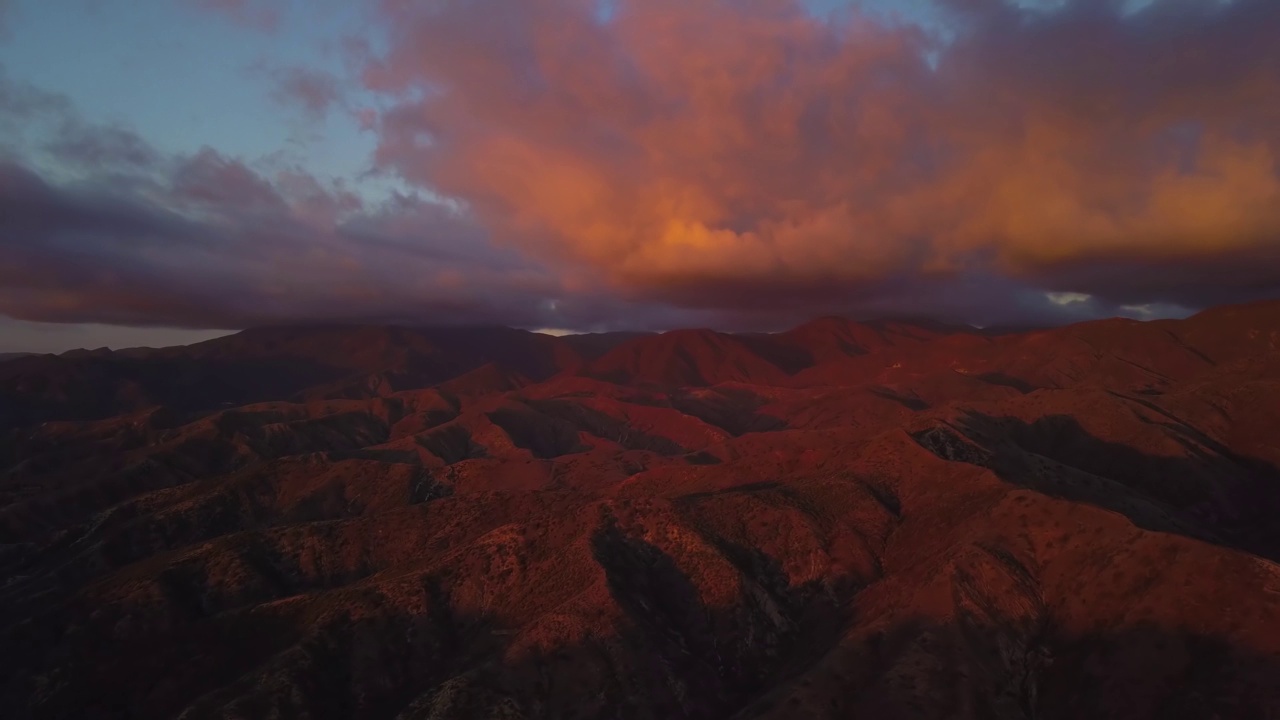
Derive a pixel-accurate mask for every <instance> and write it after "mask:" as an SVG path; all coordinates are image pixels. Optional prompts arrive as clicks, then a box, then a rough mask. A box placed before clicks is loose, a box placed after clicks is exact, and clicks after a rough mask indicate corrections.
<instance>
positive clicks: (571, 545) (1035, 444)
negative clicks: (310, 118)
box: [0, 303, 1280, 720]
mask: <svg viewBox="0 0 1280 720" xmlns="http://www.w3.org/2000/svg"><path fill="white" fill-rule="evenodd" d="M1278 333H1280V304H1275V303H1272V304H1258V305H1252V306H1239V307H1231V308H1218V309H1214V310H1210V311H1207V312H1205V313H1203V314H1201V315H1198V316H1195V317H1193V318H1189V319H1187V320H1182V321H1162V322H1152V323H1135V322H1131V321H1121V320H1108V321H1102V322H1095V323H1086V324H1082V325H1076V326H1071V327H1065V328H1059V329H1053V330H1041V331H1035V332H1028V333H1013V334H1000V335H993V334H982V333H977V332H969V331H964V330H960V329H954V328H945V327H934V326H930V325H928V324H924V323H851V322H846V321H843V320H835V319H823V320H819V321H816V322H814V323H810V324H807V325H804V326H802V327H800V328H797V329H796V330H793V331H790V332H786V333H778V334H775V335H740V336H735V335H726V334H721V333H713V332H710V331H680V332H674V333H666V334H663V335H641V336H623V337H599V336H598V337H595V338H591V339H589V340H586V341H574V340H571V339H567V338H550V337H547V336H541V335H538V336H535V335H533V334H530V333H521V332H519V331H508V330H494V329H469V330H449V331H436V330H406V329H398V328H342V329H335V328H328V329H309V330H290V329H270V330H254V331H249V332H246V333H242V334H241V335H238V336H233V337H232V338H228V339H222V340H219V341H212V342H211V343H204V344H201V345H197V346H192V347H189V348H174V349H164V350H155V351H131V352H128V353H109V352H93V353H79V354H73V355H70V356H62V357H50V356H39V357H28V358H20V359H16V360H10V361H7V362H5V363H3V364H0V402H3V403H4V404H3V405H0V647H3V648H4V649H5V652H4V653H2V654H0V707H3V708H5V712H4V716H5V717H15V718H85V717H91V718H97V717H101V718H126V717H127V718H173V717H180V718H186V719H188V720H196V719H198V718H227V717H251V718H257V717H288V718H308V717H310V718H406V719H408V718H433V719H444V718H462V719H467V718H484V719H492V718H525V719H530V720H532V719H535V718H548V719H550V718H584V719H586V718H620V717H622V718H645V719H649V718H651V719H653V720H666V719H668V718H733V719H735V720H756V719H761V718H777V719H783V718H787V719H789V718H831V719H836V718H868V717H870V718H891V719H892V718H904V719H905V718H939V719H942V718H948V719H950V718H974V719H978V718H983V719H985V718H1051V719H1058V718H1061V719H1064V720H1065V719H1067V718H1081V717H1091V718H1104V719H1105V718H1117V719H1119V718H1124V719H1129V718H1214V717H1218V718H1269V717H1280V567H1278V566H1277V565H1276V561H1277V560H1280V525H1278V524H1277V523H1276V520H1275V519H1276V518H1277V517H1280V441H1278V440H1277V438H1280V344H1278V343H1277V341H1276V338H1277V336H1278ZM615 342H616V343H617V344H616V345H615Z"/></svg>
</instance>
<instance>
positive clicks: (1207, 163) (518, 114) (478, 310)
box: [0, 0, 1280, 328]
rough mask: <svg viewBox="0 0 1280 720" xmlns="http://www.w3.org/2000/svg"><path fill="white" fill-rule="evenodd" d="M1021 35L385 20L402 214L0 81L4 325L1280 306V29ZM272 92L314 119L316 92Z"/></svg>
mask: <svg viewBox="0 0 1280 720" xmlns="http://www.w3.org/2000/svg"><path fill="white" fill-rule="evenodd" d="M211 4H213V5H218V6H220V7H221V8H222V9H223V10H226V11H229V12H232V13H233V14H234V13H240V12H242V11H247V10H248V9H252V10H253V12H254V13H259V14H263V13H265V14H266V15H265V16H272V17H274V15H271V8H270V4H269V3H265V2H258V3H243V2H236V3H226V2H219V3H211ZM1031 5H1032V4H1031V3H1026V2H1023V3H1020V4H1017V5H1014V4H1009V3H1006V2H1003V1H1002V0H939V3H938V13H939V17H940V18H942V19H943V22H940V23H939V24H938V25H937V26H931V28H930V29H928V30H926V29H924V28H921V27H916V26H911V25H904V24H889V23H885V22H881V21H877V20H874V19H872V18H870V17H867V16H862V15H859V14H858V13H856V12H848V13H844V14H841V15H838V16H835V18H834V19H831V18H819V17H817V16H815V15H814V14H813V13H811V12H810V11H809V10H808V9H807V8H806V7H805V6H804V5H802V4H801V3H800V2H798V0H750V1H745V2H744V1H735V2H730V1H729V0H618V2H615V3H611V4H610V9H609V11H608V12H605V11H603V10H602V5H601V3H599V2H597V1H596V0H523V1H522V2H520V3H510V2H508V1H507V0H425V1H422V2H409V1H408V0H385V1H384V2H382V3H381V4H380V5H379V6H378V12H379V13H380V17H381V18H382V20H383V21H384V25H385V27H386V30H387V33H388V35H387V39H388V41H389V42H388V43H387V48H388V49H387V51H386V52H385V53H382V54H377V55H374V54H372V53H371V54H369V55H368V57H367V58H366V60H365V69H364V83H365V85H366V86H367V87H366V88H365V89H366V90H371V91H374V92H376V93H377V94H379V95H380V96H382V107H381V108H380V109H379V110H378V111H376V112H375V111H374V110H373V109H371V108H362V109H360V110H359V112H360V113H361V121H362V123H364V124H365V125H366V126H367V127H368V128H369V129H370V130H371V131H373V132H376V133H377V134H378V151H377V156H376V158H374V162H375V166H376V169H377V171H378V172H380V173H383V174H385V175H393V176H395V177H397V178H398V179H399V181H400V182H402V183H404V184H405V186H406V187H407V188H412V189H413V190H412V191H410V190H408V189H406V190H405V191H404V192H401V193H398V194H394V195H392V196H391V197H390V198H389V199H386V200H377V201H374V200H370V199H369V194H368V193H366V192H363V191H362V190H361V188H360V186H359V183H358V182H356V181H354V179H353V180H352V181H348V182H338V181H328V180H323V179H317V178H315V177H312V176H310V175H308V174H307V173H305V172H302V171H301V170H300V169H298V168H264V167H259V166H256V165H254V164H253V163H248V162H246V161H244V160H240V159H235V158H228V157H224V156H222V155H221V154H219V153H218V152H217V151H216V150H212V149H207V150H205V151H202V152H200V153H197V154H194V155H191V156H187V157H162V156H161V154H160V153H158V152H156V151H155V150H154V149H153V148H151V146H150V145H149V144H148V143H147V142H146V141H145V140H144V139H142V138H138V137H136V136H134V135H132V134H131V133H129V132H128V131H126V130H121V129H119V128H100V127H88V126H85V125H84V124H83V123H78V122H77V121H76V119H75V115H74V111H73V110H71V109H70V108H68V107H65V103H62V102H61V101H60V100H59V99H58V98H51V97H46V96H42V95H40V94H39V93H38V92H36V91H34V90H32V89H30V88H23V87H22V86H21V85H20V84H16V83H14V82H11V81H10V82H7V83H5V84H4V85H3V86H0V127H3V126H5V124H6V123H8V125H9V126H21V125H32V124H34V123H36V122H43V123H44V124H45V125H47V126H48V127H53V128H56V131H55V132H53V133H52V135H51V136H50V137H45V138H44V139H43V140H42V144H40V145H39V147H40V154H39V157H36V156H35V155H33V154H32V153H25V154H23V153H15V152H10V153H9V155H8V159H7V160H5V161H4V162H3V164H0V218H3V219H0V224H2V225H3V227H2V228H0V251H2V254H0V288H3V289H0V313H4V314H9V315H12V316H15V317H21V318H25V319H38V320H57V321H95V322H115V323H123V324H139V323H141V324H176V325H182V326H206V327H239V326H243V325H247V324H261V323H267V322H296V321H309V320H314V321H320V320H342V319H350V320H358V319H382V320H396V321H404V322H478V321H485V322H505V323H510V324H522V325H526V326H555V327H574V328H604V327H626V326H633V327H654V326H658V327H660V326H663V325H674V324H721V325H726V326H732V327H748V326H758V327H776V326H778V325H781V324H785V323H787V322H791V321H794V320H798V319H801V318H804V317H805V316H809V315H813V314H818V313H827V312H849V313H854V314H893V313H911V314H932V315H935V316H942V317H947V318H949V319H956V320H970V321H976V322H982V323H992V322H1026V321H1044V320H1049V321H1052V320H1055V319H1057V320H1062V319H1074V318H1076V317H1078V316H1080V315H1082V314H1098V313H1114V312H1119V311H1121V310H1122V309H1123V308H1128V311H1129V312H1131V313H1136V314H1139V315H1140V314H1142V312H1144V311H1146V312H1150V311H1151V308H1166V309H1167V308H1174V309H1175V311H1176V309H1177V308H1195V307H1200V306H1203V305H1206V304H1210V303H1216V302H1225V301H1234V300H1244V299H1250V298H1255V297H1264V296H1274V295H1277V294H1280V43H1276V42H1274V38H1276V37H1280V3H1276V2H1274V0H1234V1H1233V2H1218V1H1216V0H1199V1H1197V0H1154V1H1152V2H1150V3H1147V4H1145V5H1143V6H1142V7H1141V8H1140V9H1137V10H1134V9H1133V7H1134V4H1133V3H1131V2H1119V0H1068V1H1067V2H1064V3H1060V4H1057V5H1055V7H1054V8H1052V9H1044V8H1040V9H1037V8H1036V7H1031ZM939 27H945V28H947V31H946V32H945V33H939V32H938V28H939ZM278 31H279V32H288V28H287V27H281V28H279V29H278ZM282 92H286V93H287V94H289V95H291V96H294V97H297V98H300V99H302V100H303V101H305V104H306V106H307V107H308V108H309V109H310V110H311V111H312V112H313V114H316V115H321V114H323V113H324V112H325V111H326V110H328V109H329V108H330V107H331V106H332V105H333V104H334V103H335V102H336V98H337V97H339V95H340V93H341V92H342V88H339V87H335V86H334V85H332V84H331V81H330V80H329V79H328V78H326V77H325V76H323V75H320V74H316V73H310V72H307V71H305V70H298V71H297V72H295V73H294V74H291V75H289V76H288V77H286V78H284V80H283V83H282ZM30 146H31V144H30V143H28V144H27V147H30ZM438 198H445V199H446V201H445V202H438V201H437V200H436V199H438ZM1048 293H1059V294H1058V295H1054V296H1053V297H1054V298H1058V299H1059V300H1060V299H1061V298H1063V297H1075V296H1066V295H1061V293H1077V294H1080V295H1087V296H1090V297H1089V299H1088V300H1087V301H1084V300H1082V301H1078V302H1055V301H1054V299H1053V298H1051V297H1050V296H1049V295H1048Z"/></svg>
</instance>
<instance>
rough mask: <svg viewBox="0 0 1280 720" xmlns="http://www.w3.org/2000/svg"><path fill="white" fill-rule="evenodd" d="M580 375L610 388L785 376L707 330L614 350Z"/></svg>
mask: <svg viewBox="0 0 1280 720" xmlns="http://www.w3.org/2000/svg"><path fill="white" fill-rule="evenodd" d="M583 372H584V374H587V375H590V376H592V377H597V378H600V379H603V380H608V381H610V382H618V383H623V384H644V385H654V386H676V387H679V386H690V385H716V384H719V383H725V382H742V383H754V384H762V385H772V384H777V383H780V382H782V381H783V379H784V377H785V376H786V373H785V372H784V371H783V370H782V369H781V368H780V367H778V366H777V365H775V364H773V363H771V362H769V360H767V359H765V358H764V357H762V356H761V354H760V353H759V352H757V351H756V350H753V348H752V347H751V344H750V343H749V342H748V341H745V340H743V339H741V338H738V337H735V336H733V335H727V334H724V333H717V332H713V331H711V330H675V331H672V332H668V333H663V334H661V335H653V336H645V337H639V338H636V339H634V340H630V341H627V342H624V343H622V344H621V345H618V346H617V347H615V348H614V349H612V350H610V351H609V352H608V353H606V354H605V355H603V356H602V357H600V358H598V359H596V360H595V361H593V362H591V363H590V364H588V365H587V366H586V367H585V368H584V370H583Z"/></svg>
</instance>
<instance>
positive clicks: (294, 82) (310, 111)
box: [276, 68, 343, 120]
mask: <svg viewBox="0 0 1280 720" xmlns="http://www.w3.org/2000/svg"><path fill="white" fill-rule="evenodd" d="M276 99H277V100H279V101H281V102H283V103H285V104H286V105H293V106H297V107H300V108H302V110H303V111H304V112H305V113H306V114H307V115H308V116H309V117H311V118H312V119H316V120H320V119H323V118H324V117H325V116H326V115H327V114H328V113H329V110H330V109H331V108H333V107H335V106H337V105H341V104H342V102H343V92H342V85H341V83H340V82H339V80H338V78H337V77H335V76H334V75H332V74H330V73H326V72H321V71H319V70H311V69H308V68H289V69H287V70H282V71H280V72H278V73H277V78H276Z"/></svg>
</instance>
